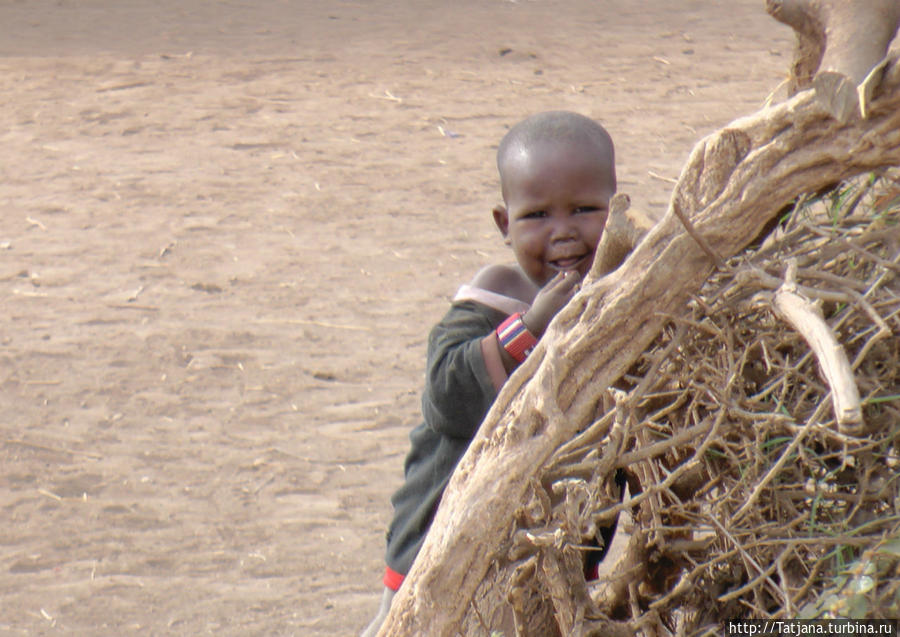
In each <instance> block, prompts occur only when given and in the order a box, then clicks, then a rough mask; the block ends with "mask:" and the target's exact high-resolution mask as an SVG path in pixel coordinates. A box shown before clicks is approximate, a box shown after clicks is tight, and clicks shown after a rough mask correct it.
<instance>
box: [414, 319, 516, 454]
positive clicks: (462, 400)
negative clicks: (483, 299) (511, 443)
mask: <svg viewBox="0 0 900 637" xmlns="http://www.w3.org/2000/svg"><path fill="white" fill-rule="evenodd" d="M503 318H504V315H503V313H502V312H499V311H497V310H492V309H490V308H486V307H483V306H480V305H479V304H476V303H472V302H463V303H458V304H454V305H453V306H452V307H451V308H450V311H449V312H447V315H446V316H445V317H444V318H443V319H442V320H441V322H440V323H438V324H437V325H436V326H435V327H434V328H433V329H432V330H431V333H430V334H429V336H428V363H427V369H426V375H425V391H424V393H423V394H422V414H423V416H424V418H425V423H426V425H427V426H428V427H430V428H431V429H434V430H435V431H437V432H438V433H441V434H443V435H446V436H450V437H452V438H472V437H473V436H474V435H475V432H476V431H478V427H479V425H481V421H482V420H483V419H484V417H485V415H486V414H487V412H488V410H489V409H490V407H491V404H492V403H493V402H494V399H495V398H496V396H497V390H496V389H495V388H494V384H493V382H492V381H491V377H490V374H489V373H488V370H487V367H486V365H485V361H484V354H482V350H481V341H482V339H484V337H486V336H487V335H489V334H490V333H491V331H492V330H494V329H495V328H496V325H497V324H499V323H500V322H501V321H502V320H503Z"/></svg>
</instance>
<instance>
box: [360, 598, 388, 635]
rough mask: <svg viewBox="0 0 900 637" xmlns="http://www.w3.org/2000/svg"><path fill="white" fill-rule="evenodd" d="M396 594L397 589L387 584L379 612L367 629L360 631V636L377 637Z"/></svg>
mask: <svg viewBox="0 0 900 637" xmlns="http://www.w3.org/2000/svg"><path fill="white" fill-rule="evenodd" d="M396 594H397V593H396V591H392V590H391V589H389V588H388V587H387V586H385V587H384V594H382V596H381V606H380V607H379V608H378V613H377V614H376V615H375V617H374V618H373V619H372V621H371V622H369V625H368V626H366V629H365V630H364V631H362V633H360V635H359V637H375V635H377V634H378V631H379V630H380V629H381V625H382V624H383V623H384V620H385V619H387V616H388V612H389V611H390V610H391V602H392V601H393V600H394V595H396Z"/></svg>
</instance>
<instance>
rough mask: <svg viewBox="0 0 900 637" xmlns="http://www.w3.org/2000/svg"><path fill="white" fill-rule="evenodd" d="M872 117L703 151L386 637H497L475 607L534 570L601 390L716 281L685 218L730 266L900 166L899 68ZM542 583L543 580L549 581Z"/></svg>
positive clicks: (441, 513) (518, 393)
mask: <svg viewBox="0 0 900 637" xmlns="http://www.w3.org/2000/svg"><path fill="white" fill-rule="evenodd" d="M870 107H871V111H870V114H869V117H868V118H867V119H865V120H862V119H860V118H859V117H858V116H857V117H856V118H853V119H851V120H850V121H849V122H847V123H841V122H839V121H837V120H835V119H834V118H833V117H831V116H830V115H829V113H828V112H827V110H826V109H825V108H824V107H823V105H822V104H821V102H820V101H819V100H817V99H816V97H815V95H814V94H813V92H812V91H806V92H803V93H800V94H798V95H796V96H795V97H793V98H791V99H790V100H789V101H787V102H785V103H783V104H780V105H777V106H774V107H770V108H767V109H764V110H762V111H761V112H759V113H757V114H755V115H753V116H751V117H747V118H743V119H740V120H737V121H735V122H733V123H732V124H731V125H729V126H727V127H726V128H724V129H723V130H721V131H719V132H717V133H715V134H713V135H711V136H709V137H707V138H706V139H704V140H702V141H701V142H700V143H699V144H698V145H697V146H696V147H695V148H694V150H693V152H692V153H691V156H690V158H689V160H688V162H687V164H686V166H685V168H684V170H683V171H682V173H681V176H680V178H679V180H678V183H677V184H676V186H675V191H674V193H673V196H672V200H671V203H670V205H669V210H668V213H667V214H666V216H665V217H664V218H663V219H662V220H661V221H660V222H659V223H658V224H657V225H656V226H655V227H654V228H653V229H652V230H651V231H650V232H649V234H648V235H647V236H646V237H645V239H644V240H643V241H642V242H641V243H640V245H638V247H637V248H636V249H635V251H634V252H633V253H632V254H631V256H630V257H629V258H628V259H627V260H626V261H625V263H624V264H623V265H622V266H621V267H620V268H619V269H617V270H615V271H614V272H612V273H611V274H610V275H608V276H605V277H600V276H597V275H596V273H592V275H591V276H589V277H587V278H586V280H585V282H584V284H583V286H582V290H581V292H580V293H579V294H578V295H577V296H576V297H575V298H574V299H573V300H572V302H571V303H570V304H569V305H568V306H567V307H566V308H564V309H563V310H562V311H561V312H560V314H559V315H558V316H557V317H556V318H555V319H554V321H553V322H552V323H551V325H550V327H549V328H548V330H547V333H546V334H545V336H544V337H543V339H542V341H541V344H540V345H539V346H538V348H537V349H536V350H535V352H534V353H533V354H532V355H531V356H530V357H529V359H528V360H527V361H526V362H525V363H524V364H523V365H522V368H521V369H520V370H518V371H517V372H516V373H515V374H514V375H513V376H512V377H511V378H510V379H509V381H508V382H507V384H506V386H505V387H504V388H503V390H502V391H501V393H500V395H499V396H498V398H497V400H496V402H495V404H494V406H493V408H492V409H491V411H490V412H489V413H488V415H487V417H486V419H485V422H484V423H483V424H482V427H481V429H480V431H479V433H478V435H477V437H476V439H475V440H474V441H473V443H472V445H471V446H470V448H469V451H468V452H467V454H466V455H465V456H464V458H463V459H462V461H461V462H460V464H459V466H458V468H457V470H456V472H455V473H454V475H453V478H452V479H451V481H450V484H449V485H448V487H447V489H446V492H445V494H444V498H443V500H442V503H441V505H440V507H439V509H438V512H437V516H436V518H435V521H434V523H433V527H432V530H431V532H430V533H429V536H428V538H427V540H426V542H425V545H424V547H423V549H422V551H421V553H420V554H419V557H418V559H417V560H416V563H415V564H414V566H413V569H412V571H411V572H410V574H409V575H408V577H407V579H406V581H405V583H404V585H403V587H402V588H401V590H400V591H399V592H398V594H397V597H396V598H395V599H394V604H393V607H392V610H391V613H390V615H389V617H388V619H387V621H386V622H385V625H384V626H383V627H382V630H381V631H380V633H379V634H380V635H383V636H391V637H397V636H413V635H425V634H427V635H434V636H437V637H441V636H446V637H453V636H455V635H457V634H464V635H470V634H482V633H484V634H490V633H489V630H488V628H490V627H489V626H487V625H486V620H485V618H484V616H483V613H481V614H480V615H479V617H474V615H475V614H476V613H474V612H473V610H472V600H473V599H474V598H475V597H476V596H477V595H482V596H483V595H484V592H485V590H488V591H490V590H491V589H492V588H496V589H497V590H498V591H499V592H498V594H497V599H498V600H502V599H504V597H505V593H503V592H502V590H501V589H502V588H503V583H504V582H508V581H509V580H510V579H511V578H512V577H513V573H514V572H515V569H516V568H517V567H519V566H521V565H522V561H521V560H519V561H517V560H516V559H512V558H511V557H510V553H509V550H510V547H511V546H512V543H513V542H512V540H513V536H514V535H515V533H516V532H517V531H521V530H522V528H523V525H524V524H525V522H526V521H527V522H528V524H534V525H539V524H541V523H542V522H544V523H545V522H546V521H547V520H545V519H542V515H546V512H544V513H542V507H541V506H535V507H527V505H528V503H529V502H534V501H535V499H536V498H538V496H537V495H536V494H535V490H536V487H535V485H536V484H538V485H539V484H540V480H541V477H542V476H543V471H544V469H545V467H546V466H547V465H548V462H550V460H551V459H552V457H553V454H554V453H555V451H556V450H557V449H558V448H559V447H560V446H561V445H563V444H565V443H566V442H567V441H568V440H570V439H572V438H573V437H574V436H575V435H577V434H578V432H580V431H583V430H585V429H586V428H587V427H588V426H590V425H591V423H592V422H593V421H594V419H595V417H596V415H597V413H596V412H597V410H598V400H599V396H600V395H601V394H602V393H603V392H602V390H603V389H604V388H606V387H608V386H610V385H611V384H612V383H613V382H614V381H615V380H616V379H617V378H619V377H620V376H621V375H622V374H623V373H624V372H625V371H626V370H627V369H628V368H629V366H630V365H631V364H632V363H633V362H634V361H635V360H636V359H637V358H638V357H639V355H640V354H641V353H642V352H643V351H644V350H645V349H646V348H647V347H648V345H649V344H650V343H651V342H652V341H653V339H654V338H655V337H656V336H657V334H658V333H659V332H660V330H661V329H662V327H663V326H664V324H665V322H666V320H667V319H666V315H679V314H681V313H682V312H683V310H684V307H685V303H686V301H687V300H688V298H689V296H690V295H691V294H692V293H693V292H695V291H696V290H698V289H699V288H700V286H701V284H702V283H703V281H704V280H705V279H706V277H707V276H708V275H709V274H710V272H711V271H712V267H713V265H712V262H711V260H710V258H709V256H708V254H707V253H706V252H705V251H704V250H703V249H702V248H701V247H700V245H698V242H697V241H695V240H694V239H693V238H691V236H690V235H689V234H687V232H686V231H685V229H684V226H683V224H682V223H681V221H680V220H679V218H678V213H681V214H682V215H683V216H684V217H685V218H687V219H689V220H690V223H691V225H692V226H693V227H694V229H695V230H696V232H697V233H699V235H701V236H702V237H703V238H704V240H705V241H706V242H707V243H708V244H709V245H710V246H714V247H715V250H716V252H717V253H718V254H719V255H721V256H722V257H724V258H728V257H730V256H733V255H735V254H737V253H738V252H739V251H741V250H742V249H743V248H744V247H746V246H747V245H748V244H749V243H750V242H751V241H752V240H753V239H754V238H755V237H756V236H757V235H758V234H759V232H760V231H761V230H762V229H763V228H764V227H765V226H766V224H767V223H768V222H769V221H770V220H771V218H772V216H773V214H776V213H777V211H779V210H780V209H781V208H782V207H783V206H784V205H785V204H787V203H789V202H790V201H791V200H792V199H793V198H794V197H795V196H796V195H797V194H798V193H801V192H808V191H815V190H818V189H821V188H824V187H826V186H828V185H830V184H833V183H835V182H838V181H840V180H842V179H846V178H849V177H851V176H853V175H856V174H860V173H863V172H866V171H872V170H877V169H879V168H881V167H884V166H891V165H897V164H900V69H898V67H897V64H896V63H895V62H892V63H891V64H889V65H887V67H886V69H885V73H884V77H883V79H882V82H881V88H880V93H879V94H876V95H875V97H874V99H873V101H872V103H871V105H870ZM544 497H546V496H544ZM538 500H539V498H538ZM523 508H528V509H529V511H528V514H527V515H525V514H523ZM532 509H533V510H532ZM554 568H555V567H554ZM533 573H534V578H535V579H537V580H541V577H542V576H541V573H540V569H537V568H535V569H534V570H533ZM559 577H563V578H566V577H568V578H571V580H570V581H572V582H573V585H574V584H575V583H577V582H575V580H576V579H577V578H578V577H580V573H574V572H573V569H571V568H560V569H556V574H555V575H553V578H556V579H557V581H555V582H550V583H549V584H547V582H544V583H543V584H542V583H541V581H538V582H536V583H535V587H536V588H535V591H537V593H536V594H535V595H536V596H535V597H533V598H532V600H531V601H532V602H533V603H534V602H535V600H537V603H543V604H544V606H543V607H542V608H543V610H540V611H538V612H536V613H535V617H538V616H540V617H543V618H544V619H543V620H541V621H549V620H548V619H547V618H548V617H551V615H552V613H548V612H547V607H550V608H551V609H552V605H553V604H554V600H553V595H552V591H554V590H558V589H559V585H560V584H559V581H558V578H559ZM581 585H582V586H583V581H582V582H581ZM542 586H543V588H541V587H542ZM541 590H543V591H544V592H543V593H541ZM560 619H562V623H563V624H564V626H565V628H566V629H567V630H581V628H579V627H578V626H577V624H578V621H579V620H580V619H581V618H580V617H577V616H574V615H572V614H571V613H567V614H566V615H565V617H563V618H560ZM588 625H589V626H591V629H592V630H600V632H604V631H605V633H604V634H611V635H612V634H617V633H620V632H621V626H620V625H618V624H615V623H603V622H601V625H602V626H604V628H602V629H597V628H596V626H597V624H595V623H593V622H587V621H585V626H588ZM478 627H480V632H479V628H478ZM544 628H546V629H547V630H548V631H549V628H550V627H544ZM544 628H541V627H538V628H537V629H536V633H535V634H553V633H551V632H545V633H541V632H540V631H541V630H544ZM554 632H555V630H554ZM507 637H508V636H507Z"/></svg>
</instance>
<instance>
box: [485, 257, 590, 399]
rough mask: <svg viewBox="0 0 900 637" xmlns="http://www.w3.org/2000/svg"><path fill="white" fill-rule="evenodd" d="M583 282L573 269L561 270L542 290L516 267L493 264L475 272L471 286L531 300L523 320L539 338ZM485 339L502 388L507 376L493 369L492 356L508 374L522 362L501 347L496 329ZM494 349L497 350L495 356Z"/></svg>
mask: <svg viewBox="0 0 900 637" xmlns="http://www.w3.org/2000/svg"><path fill="white" fill-rule="evenodd" d="M580 281H581V277H580V275H579V274H578V272H576V271H574V270H572V271H569V272H560V273H559V274H557V275H556V276H555V277H553V278H552V279H550V281H548V282H547V283H546V284H545V285H544V287H543V288H540V289H539V288H537V286H535V285H534V284H533V283H532V282H531V281H529V280H528V279H527V278H526V277H525V275H524V274H522V272H521V271H520V270H518V269H517V268H511V267H509V266H503V265H494V266H488V267H486V268H484V269H482V270H481V271H480V272H479V273H478V274H477V275H475V279H474V280H473V281H472V285H474V286H476V287H479V288H482V289H485V290H488V291H490V292H495V293H497V294H502V295H504V296H510V297H513V298H517V299H519V300H521V301H524V302H526V303H530V304H531V308H530V309H529V310H528V311H527V312H525V314H524V315H523V316H522V322H523V323H524V324H525V327H527V328H528V331H529V332H531V333H532V334H533V335H534V337H535V338H538V339H539V338H540V337H541V336H543V334H544V330H546V329H547V325H549V324H550V321H551V320H552V319H553V317H554V316H556V313H557V312H559V310H561V309H562V308H563V307H564V306H565V305H566V303H568V302H569V300H570V299H571V298H572V296H573V295H574V294H575V291H576V290H577V286H578V283H579V282H580ZM484 340H485V343H484V349H485V352H484V355H485V359H486V361H487V362H488V365H489V366H488V369H489V370H490V371H493V372H494V373H492V375H491V376H492V378H493V379H494V381H495V386H496V387H497V388H498V389H499V388H500V386H501V385H502V384H503V381H505V380H506V378H505V377H503V378H502V379H500V378H499V376H498V374H497V373H496V371H494V370H492V369H491V367H492V366H491V362H492V359H496V360H498V361H499V362H500V363H501V364H502V365H503V369H504V371H505V372H506V375H507V376H508V375H509V374H510V373H512V371H513V370H514V369H515V368H516V367H517V366H518V365H519V362H518V361H516V359H514V358H513V357H512V356H511V355H510V354H509V352H507V351H506V350H505V349H504V348H503V347H502V346H501V344H500V341H499V340H498V338H497V334H496V332H491V333H490V334H488V335H487V336H486V337H485V339H484ZM491 350H494V351H495V352H496V355H494V353H493V352H492V351H491ZM498 380H500V383H499V384H497V381H498Z"/></svg>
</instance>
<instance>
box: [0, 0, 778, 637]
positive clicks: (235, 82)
mask: <svg viewBox="0 0 900 637" xmlns="http://www.w3.org/2000/svg"><path fill="white" fill-rule="evenodd" d="M763 5H764V3H763V2H762V0H704V1H699V0H683V1H679V2H674V3H673V2H668V1H663V0H644V1H642V2H634V1H632V0H567V1H563V0H519V1H518V2H514V1H510V0H478V1H476V0H462V1H456V2H447V1H446V0H444V1H441V2H438V1H436V0H400V1H399V2H394V1H391V0H355V1H351V0H333V1H330V2H325V1H324V0H319V1H313V0H305V1H304V0H295V1H289V0H260V1H256V2H251V1H250V0H220V1H217V2H212V1H206V2H204V1H200V0H187V1H181V2H174V0H160V1H156V2H146V1H143V0H115V1H113V0H79V1H77V2H76V1H75V0H27V1H26V0H3V1H2V2H0V88H2V98H0V99H2V103H3V104H2V109H0V144H2V145H0V149H2V150H0V152H2V155H3V160H2V163H0V166H2V176H3V178H2V181H0V206H2V208H0V215H2V216H0V304H2V313H0V635H54V634H71V635H123V634H141V635H201V634H214V635H248V634H253V635H304V636H325V635H327V636H332V635H352V634H354V633H355V632H356V631H357V630H358V629H359V628H360V627H361V626H362V625H363V624H364V623H365V622H366V620H367V619H368V617H369V615H370V613H371V612H373V611H374V608H375V606H376V605H377V601H378V598H379V596H380V588H381V584H380V577H381V571H382V551H383V534H384V528H385V526H386V525H387V523H388V521H389V518H390V505H389V502H388V498H389V496H390V494H391V493H392V492H393V490H394V489H396V488H397V486H399V484H400V481H401V477H402V476H401V465H402V460H403V456H404V454H405V452H406V448H407V439H406V436H407V433H408V431H409V429H410V428H411V427H413V426H414V425H415V424H416V423H417V422H418V420H419V411H418V396H419V392H420V390H421V386H422V371H423V364H424V349H425V337H426V334H427V331H428V329H429V327H430V326H431V325H432V324H433V323H434V322H435V321H436V320H437V319H438V318H439V317H440V316H441V315H442V314H443V312H444V311H445V309H446V307H447V301H448V298H449V297H450V296H452V294H453V293H454V291H455V289H456V287H457V286H458V285H459V284H460V283H462V282H465V281H466V280H467V279H468V278H469V277H471V275H472V274H473V273H474V272H475V271H476V270H477V269H478V268H479V267H480V266H481V265H483V264H486V263H489V262H501V261H507V260H509V255H508V254H507V252H506V249H505V248H504V246H503V245H502V242H501V241H500V240H499V236H498V235H497V233H496V231H495V229H494V228H493V227H492V223H491V221H490V215H489V211H490V208H491V207H492V206H493V205H494V204H495V203H496V202H497V201H498V197H499V193H498V188H497V182H496V178H495V174H494V168H493V153H494V149H495V146H496V143H497V141H498V140H499V139H500V137H501V136H502V135H503V133H504V131H505V130H506V127H507V126H509V125H511V124H512V123H514V122H515V121H517V120H518V119H520V118H522V117H523V116H525V115H527V114H529V113H532V112H535V111H540V110H546V109H555V108H564V109H571V110H576V111H579V112H582V113H585V114H588V115H591V116H593V117H595V118H597V119H599V120H601V121H602V122H604V123H605V124H606V126H607V127H608V128H609V130H610V131H611V133H612V135H613V137H614V139H615V140H616V142H617V146H618V168H619V176H620V190H621V191H624V192H628V193H629V194H631V196H632V200H633V202H634V205H635V206H637V207H640V208H642V209H644V210H647V211H648V212H651V213H653V214H656V215H659V214H661V212H662V211H663V209H664V207H665V203H666V200H667V195H668V192H669V190H670V188H671V184H670V183H669V182H668V181H666V180H667V179H671V178H673V177H676V176H677V174H678V171H679V169H680V167H681V165H682V163H683V161H684V159H685V158H686V156H687V153H688V152H689V150H690V148H691V147H692V145H693V144H694V142H696V141H697V140H698V139H699V138H700V137H701V136H703V135H705V134H707V133H709V132H711V131H712V130H714V129H715V128H717V127H719V126H721V125H724V124H726V123H727V122H728V121H730V120H732V119H734V118H736V117H738V116H740V115H743V114H748V113H750V112H752V111H754V110H756V109H757V108H758V107H759V106H760V105H761V103H762V102H763V101H764V100H765V98H766V96H767V94H768V93H769V91H770V90H772V89H773V88H774V87H775V86H776V85H777V84H778V83H779V82H780V80H781V78H782V76H783V74H784V73H785V70H786V67H787V61H788V59H789V57H790V48H791V46H792V35H791V34H790V32H789V31H788V30H787V28H784V27H781V26H780V25H778V24H777V23H775V22H774V21H773V20H772V19H771V18H769V17H768V16H766V15H765V12H764V6H763Z"/></svg>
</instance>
